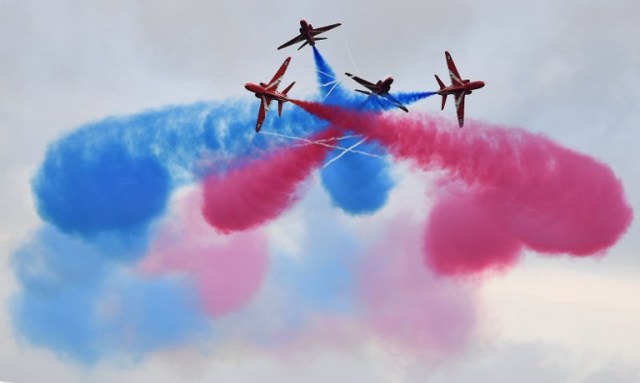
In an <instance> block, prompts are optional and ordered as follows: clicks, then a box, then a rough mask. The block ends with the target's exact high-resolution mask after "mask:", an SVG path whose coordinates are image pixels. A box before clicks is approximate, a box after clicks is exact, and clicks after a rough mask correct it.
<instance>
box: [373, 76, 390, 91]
mask: <svg viewBox="0 0 640 383" xmlns="http://www.w3.org/2000/svg"><path fill="white" fill-rule="evenodd" d="M392 83H393V77H387V78H385V79H384V80H378V82H377V83H376V87H377V89H376V90H375V91H374V93H376V94H378V95H383V94H387V93H389V91H390V90H391V84H392Z"/></svg>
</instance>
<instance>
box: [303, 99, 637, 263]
mask: <svg viewBox="0 0 640 383" xmlns="http://www.w3.org/2000/svg"><path fill="white" fill-rule="evenodd" d="M295 103H296V104H298V105H299V106H301V107H302V108H304V109H305V110H307V111H308V112H310V113H312V114H314V115H317V116H319V117H321V118H323V119H326V120H328V121H330V122H331V123H332V124H333V125H334V126H335V127H336V128H340V129H344V130H353V131H356V132H357V133H360V134H365V135H367V136H369V137H370V138H371V139H375V140H378V141H379V142H381V143H382V144H384V145H385V146H386V147H387V149H388V150H389V152H390V153H391V154H392V155H393V156H395V157H396V158H398V159H406V160H411V161H413V162H414V163H415V164H416V165H417V166H419V167H420V168H422V169H425V170H432V169H445V170H447V171H448V178H449V179H450V180H457V182H460V181H462V182H463V183H464V185H465V186H464V187H462V188H460V189H459V192H458V193H457V194H458V196H442V197H441V198H439V199H438V201H437V204H438V205H437V206H436V207H435V208H434V210H433V211H432V214H431V217H430V219H429V221H428V223H427V228H426V232H425V233H426V234H425V235H426V237H427V240H426V241H425V246H424V248H425V253H426V254H425V257H426V260H427V261H428V262H429V264H430V265H431V266H432V267H433V268H434V270H436V271H437V272H439V273H442V274H468V273H473V272H478V271H482V270H485V269H487V268H493V267H498V268H500V267H504V266H508V265H510V264H512V263H513V262H514V261H515V259H516V258H517V255H518V249H519V248H521V247H522V246H526V247H528V248H529V249H532V250H536V251H538V252H544V253H550V254H558V253H568V254H570V255H573V256H587V255H594V254H602V252H603V251H604V250H606V249H607V248H609V247H610V246H612V245H613V244H614V243H615V242H616V241H617V240H618V238H619V237H620V236H621V235H622V234H623V233H624V232H625V231H626V229H627V228H628V226H629V224H630V223H631V220H632V216H633V213H632V210H631V208H630V207H629V205H628V203H627V202H626V200H625V195H624V190H623V188H622V184H621V183H620V181H619V180H618V179H617V178H616V176H615V175H614V173H613V171H612V170H611V169H610V168H609V167H608V166H607V165H605V164H602V163H600V162H598V161H597V160H595V159H594V158H592V157H589V156H587V155H584V154H580V153H577V152H575V151H572V150H570V149H567V148H564V147H561V146H560V145H558V144H556V143H554V142H553V141H551V140H550V139H548V138H546V137H544V136H541V135H536V134H532V133H528V132H526V131H524V130H522V129H515V128H510V129H507V128H502V127H498V126H495V125H489V124H483V123H479V122H473V121H470V122H469V123H467V125H466V126H465V128H464V129H458V128H457V127H456V128H454V126H453V125H452V124H450V123H446V122H444V121H443V120H440V119H436V118H433V117H431V116H428V115H426V114H421V113H412V114H411V115H410V116H397V115H383V114H372V113H362V112H356V111H349V110H345V109H341V108H338V107H334V106H325V105H321V104H317V103H310V102H303V101H295ZM461 193H462V194H466V195H463V196H460V194H461ZM492 254H493V255H492Z"/></svg>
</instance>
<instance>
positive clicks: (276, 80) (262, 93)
mask: <svg viewBox="0 0 640 383" xmlns="http://www.w3.org/2000/svg"><path fill="white" fill-rule="evenodd" d="M290 61H291V57H287V59H286V60H284V63H282V65H281V66H280V69H278V71H277V72H276V74H275V75H274V76H273V78H272V79H271V81H269V83H266V84H265V83H264V82H261V83H260V84H254V83H250V82H248V83H246V84H244V87H245V88H246V89H247V90H248V91H250V92H253V93H255V96H256V97H257V98H259V99H260V110H259V111H258V121H256V133H258V132H259V131H260V128H261V127H262V122H263V121H264V118H265V117H266V115H267V111H268V110H269V105H270V104H271V101H273V100H276V101H278V116H282V104H284V103H285V102H287V101H289V98H288V97H287V92H289V90H290V89H291V87H292V86H293V84H295V83H296V82H295V81H294V82H292V83H291V85H289V86H288V87H286V88H285V89H284V90H283V91H282V92H278V85H280V81H282V77H284V74H285V72H286V71H287V67H288V66H289V62H290Z"/></svg>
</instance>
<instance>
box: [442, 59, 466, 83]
mask: <svg viewBox="0 0 640 383" xmlns="http://www.w3.org/2000/svg"><path fill="white" fill-rule="evenodd" d="M444 56H445V57H446V58H447V67H448V68H449V76H450V77H451V83H452V84H454V85H462V77H460V73H458V68H456V64H455V63H454V62H453V58H451V55H450V54H449V52H444Z"/></svg>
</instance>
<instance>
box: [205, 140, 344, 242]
mask: <svg viewBox="0 0 640 383" xmlns="http://www.w3.org/2000/svg"><path fill="white" fill-rule="evenodd" d="M336 134H337V133H336V132H335V131H334V130H328V131H325V132H323V133H321V134H319V135H317V136H315V138H312V140H323V139H327V138H330V137H333V136H335V135H336ZM327 151H328V150H327V148H326V147H324V146H320V145H307V146H299V147H292V148H286V149H280V150H278V151H275V152H273V153H272V154H270V155H268V157H267V158H262V159H258V160H255V161H252V162H250V163H248V164H246V166H244V167H242V168H238V169H234V170H231V171H230V172H229V173H227V174H225V175H224V176H218V175H215V174H214V175H212V176H210V177H208V178H207V179H205V181H204V189H203V196H204V204H203V207H202V214H203V215H204V217H205V219H206V220H207V222H209V224H210V225H211V226H213V227H215V228H216V229H218V230H219V231H221V232H223V233H228V232H231V231H240V230H246V229H249V228H252V227H255V226H257V225H260V224H262V223H264V222H266V221H268V220H271V219H273V218H275V217H277V216H278V215H280V214H281V213H282V212H283V211H284V210H285V209H286V208H288V207H289V206H291V204H292V203H293V202H294V201H296V200H297V198H298V196H297V195H296V193H295V192H296V190H297V186H298V184H299V183H300V182H301V181H304V180H305V179H306V178H307V177H308V176H309V175H310V174H311V171H312V170H314V169H315V168H317V167H318V166H319V165H320V163H321V162H322V160H323V159H324V158H325V156H326V155H327Z"/></svg>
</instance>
